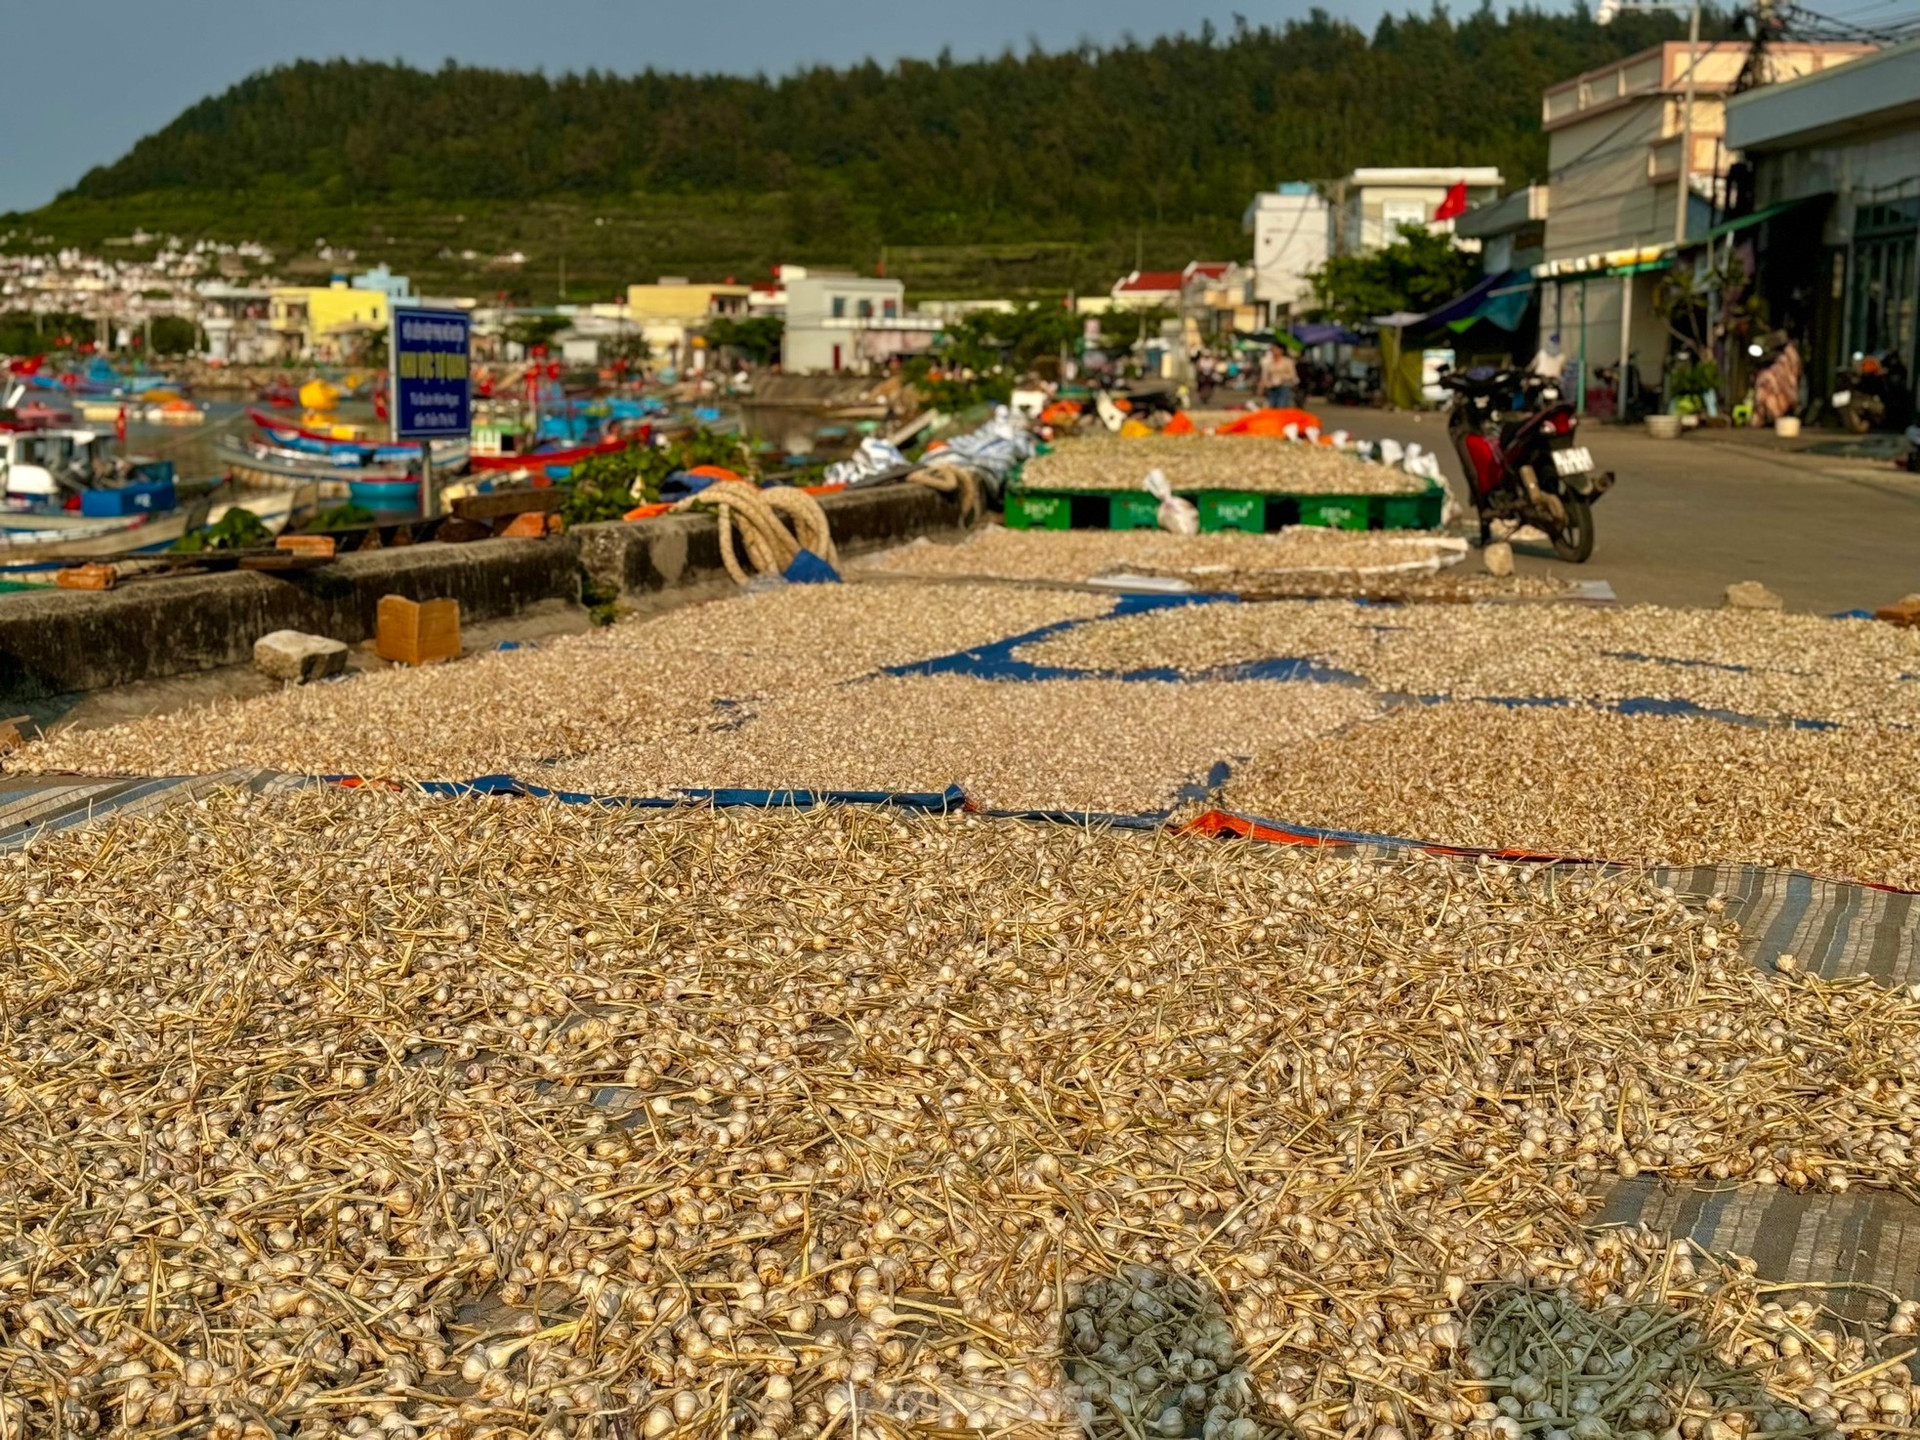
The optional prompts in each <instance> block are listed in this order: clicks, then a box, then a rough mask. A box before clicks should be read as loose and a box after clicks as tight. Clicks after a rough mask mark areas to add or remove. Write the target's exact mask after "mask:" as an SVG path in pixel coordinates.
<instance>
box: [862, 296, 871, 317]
mask: <svg viewBox="0 0 1920 1440" xmlns="http://www.w3.org/2000/svg"><path fill="white" fill-rule="evenodd" d="M860 318H861V319H862V320H871V319H872V318H873V302H872V301H871V300H862V301H861V302H860Z"/></svg>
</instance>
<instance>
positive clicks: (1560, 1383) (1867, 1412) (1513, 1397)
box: [1436, 1250, 1920, 1440]
mask: <svg viewBox="0 0 1920 1440" xmlns="http://www.w3.org/2000/svg"><path fill="white" fill-rule="evenodd" d="M1670 1258H1671V1260H1672V1261H1673V1263H1672V1264H1671V1265H1669V1266H1667V1267H1666V1268H1665V1269H1663V1270H1661V1271H1659V1272H1656V1274H1657V1278H1658V1279H1659V1281H1660V1282H1661V1283H1660V1284H1658V1285H1654V1284H1647V1285H1645V1287H1644V1288H1645V1290H1646V1291H1647V1292H1649V1293H1647V1294H1646V1295H1645V1296H1644V1297H1643V1296H1640V1295H1632V1294H1631V1293H1628V1294H1620V1295H1618V1298H1617V1301H1616V1303H1614V1304H1612V1305H1607V1306H1603V1307H1597V1308H1593V1307H1589V1306H1586V1305H1582V1304H1580V1303H1579V1302H1578V1301H1577V1300H1576V1299H1575V1298H1574V1296H1573V1295H1572V1294H1570V1293H1569V1292H1567V1291H1564V1290H1561V1291H1540V1290H1528V1289H1522V1288H1518V1287H1516V1288H1513V1289H1508V1290H1490V1291H1487V1292H1485V1293H1483V1294H1482V1295H1481V1296H1480V1297H1479V1298H1478V1300H1477V1302H1476V1304H1475V1305H1474V1306H1473V1307H1472V1308H1471V1309H1470V1310H1469V1313H1468V1320H1467V1324H1466V1326H1465V1328H1464V1330H1462V1329H1460V1327H1458V1326H1455V1327H1454V1329H1453V1331H1452V1333H1450V1334H1448V1335H1447V1336H1445V1337H1442V1338H1444V1339H1446V1340H1447V1341H1448V1342H1450V1343H1451V1344H1453V1345H1455V1346H1458V1347H1462V1348H1464V1350H1465V1354H1466V1364H1465V1370H1466V1373H1467V1375H1468V1376H1470V1377H1471V1379H1470V1380H1468V1381H1467V1382H1466V1383H1465V1384H1463V1386H1462V1391H1463V1395H1462V1398H1463V1400H1465V1401H1468V1402H1470V1403H1471V1404H1472V1406H1473V1410H1474V1418H1473V1419H1472V1420H1471V1421H1470V1422H1469V1423H1468V1424H1467V1426H1466V1434H1467V1437H1468V1440H1518V1437H1519V1436H1520V1435H1522V1434H1524V1433H1527V1432H1533V1433H1536V1434H1541V1435H1543V1437H1544V1440H1614V1437H1616V1436H1617V1437H1619V1440H1653V1437H1654V1436H1656V1435H1673V1434H1680V1435H1686V1436H1691V1437H1705V1440H1736V1437H1738V1436H1741V1435H1745V1434H1749V1433H1758V1434H1759V1435H1806V1434H1814V1433H1822V1434H1832V1433H1835V1432H1838V1431H1843V1430H1844V1431H1846V1432H1849V1433H1853V1434H1860V1435H1870V1434H1874V1433H1881V1432H1886V1431H1897V1430H1900V1429H1902V1428H1903V1427H1904V1426H1905V1425H1906V1424H1907V1422H1908V1419H1909V1417H1910V1415H1911V1414H1912V1412H1913V1409H1914V1401H1915V1398H1916V1390H1917V1389H1920V1387H1915V1386H1914V1385H1913V1383H1912V1376H1911V1375H1910V1374H1909V1373H1908V1372H1907V1370H1906V1369H1905V1367H1904V1365H1903V1364H1902V1363H1901V1360H1900V1359H1896V1360H1894V1361H1893V1362H1892V1363H1876V1362H1874V1361H1872V1360H1871V1359H1870V1357H1869V1354H1868V1350H1867V1344H1866V1342H1865V1341H1864V1340H1863V1339H1861V1338H1860V1337H1858V1336H1845V1337H1843V1336H1841V1335H1840V1334H1838V1333H1836V1332H1835V1331H1833V1330H1829V1329H1825V1328H1822V1326H1821V1323H1820V1315H1819V1312H1818V1311H1817V1310H1816V1309H1815V1307H1814V1306H1813V1304H1812V1303H1811V1302H1808V1301H1805V1300H1802V1301H1799V1302H1797V1303H1795V1304H1794V1305H1792V1306H1791V1307H1788V1306H1783V1305H1781V1304H1780V1303H1779V1302H1778V1301H1768V1302H1765V1303H1761V1301H1760V1299H1759V1295H1758V1293H1757V1292H1758V1291H1759V1287H1758V1286H1757V1285H1755V1284H1754V1282H1753V1281H1752V1280H1750V1279H1747V1278H1745V1277H1743V1276H1740V1275H1739V1274H1737V1273H1733V1274H1730V1275H1729V1274H1723V1275H1721V1276H1718V1277H1714V1278H1713V1279H1711V1280H1709V1281H1708V1283H1707V1284H1706V1285H1705V1286H1702V1285H1700V1284H1699V1282H1698V1279H1697V1277H1696V1275H1695V1267H1694V1264H1693V1257H1692V1256H1691V1255H1690V1254H1688V1253H1687V1252H1686V1251H1684V1250H1682V1251H1678V1252H1675V1253H1674V1254H1673V1255H1672V1256H1671V1257H1670ZM1642 1278H1643V1279H1651V1278H1654V1277H1646V1276H1643V1277H1642ZM1676 1280H1677V1281H1678V1286H1677V1289H1676V1287H1675V1285H1674V1284H1673V1282H1674V1281H1676ZM1700 1298H1706V1299H1708V1300H1709V1301H1710V1303H1708V1304H1706V1305H1697V1304H1693V1303H1689V1302H1693V1301H1696V1300H1698V1299H1700ZM1676 1302H1678V1303H1676ZM1736 1306H1738V1307H1740V1309H1743V1310H1744V1311H1745V1312H1746V1318H1745V1323H1744V1325H1743V1324H1741V1323H1740V1320H1741V1318H1742V1317H1738V1314H1737V1312H1736V1310H1735V1307H1736ZM1914 1308H1915V1307H1913V1306H1912V1305H1911V1304H1910V1303H1909V1302H1902V1304H1901V1306H1900V1307H1899V1308H1898V1309H1897V1310H1896V1312H1895V1314H1894V1317H1893V1319H1892V1321H1890V1322H1889V1327H1888V1328H1889V1330H1890V1331H1910V1330H1911V1328H1912V1316H1913V1314H1914ZM1902 1321H1904V1322H1905V1323H1904V1324H1902V1323H1901V1322H1902ZM1436 1328H1438V1327H1436ZM1730 1340H1731V1341H1732V1342H1733V1343H1731V1344H1730V1343H1729V1341H1730ZM1475 1382H1478V1383H1475ZM1836 1402H1837V1403H1836Z"/></svg>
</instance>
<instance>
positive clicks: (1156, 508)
mask: <svg viewBox="0 0 1920 1440" xmlns="http://www.w3.org/2000/svg"><path fill="white" fill-rule="evenodd" d="M1107 528H1108V529H1109V530H1158V529H1159V528H1160V502H1159V501H1158V500H1156V499H1154V498H1153V496H1151V495H1148V494H1146V493H1145V492H1144V491H1143V492H1141V493H1139V494H1134V493H1132V492H1131V491H1121V492H1120V493H1119V494H1117V495H1115V496H1114V497H1113V501H1112V505H1111V508H1110V509H1109V511H1108V515H1107Z"/></svg>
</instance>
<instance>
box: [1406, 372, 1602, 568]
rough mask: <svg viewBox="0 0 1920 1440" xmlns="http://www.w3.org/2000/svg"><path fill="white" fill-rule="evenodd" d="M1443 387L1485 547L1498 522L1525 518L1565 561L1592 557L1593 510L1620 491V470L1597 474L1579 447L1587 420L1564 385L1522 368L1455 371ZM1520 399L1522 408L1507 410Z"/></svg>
mask: <svg viewBox="0 0 1920 1440" xmlns="http://www.w3.org/2000/svg"><path fill="white" fill-rule="evenodd" d="M1440 383H1441V385H1442V386H1444V387H1445V388H1446V389H1448V390H1450V391H1452V392H1453V405H1452V407H1451V408H1450V409H1449V410H1448V412H1447V435H1448V438H1450V439H1451V440H1452V441H1453V448H1454V450H1455V452H1456V453H1457V454H1458V455H1459V457H1460V464H1461V467H1462V468H1463V469H1464V470H1465V471H1466V475H1467V483H1468V486H1469V488H1470V489H1471V490H1472V492H1473V505H1474V509H1475V510H1477V511H1478V512H1479V515H1480V543H1481V544H1482V545H1484V544H1486V543H1487V541H1488V540H1490V539H1491V538H1492V535H1493V522H1494V521H1495V520H1517V521H1519V522H1520V523H1521V524H1523V525H1533V526H1537V527H1538V528H1540V529H1541V530H1544V531H1545V532H1546V533H1547V537H1548V538H1549V539H1550V540H1551V541H1552V542H1553V553H1554V554H1555V555H1558V556H1559V557H1560V558H1561V559H1562V560H1568V561H1572V562H1573V563H1575V564H1579V563H1581V562H1583V561H1585V560H1586V559H1587V558H1588V557H1589V556H1591V555H1592V554H1593V504H1594V501H1596V500H1598V499H1599V498H1600V497H1601V496H1602V495H1604V494H1606V493H1607V491H1609V490H1611V489H1612V488H1613V472H1612V471H1610V470H1609V471H1602V470H1596V469H1595V468H1594V464H1593V455H1592V452H1591V451H1589V450H1588V449H1587V447H1586V446H1584V445H1580V444H1576V443H1575V431H1576V430H1577V429H1578V427H1579V424H1580V418H1579V416H1577V415H1576V414H1574V409H1573V406H1572V405H1570V404H1568V403H1567V402H1566V401H1565V400H1564V399H1561V398H1560V393H1559V388H1558V386H1555V385H1553V384H1551V382H1548V381H1543V380H1542V379H1541V378H1540V377H1538V376H1536V375H1531V374H1527V373H1525V372H1522V371H1517V370H1497V371H1494V372H1492V373H1491V374H1484V375H1466V374H1461V373H1459V372H1448V373H1446V374H1443V375H1442V376H1441V377H1440ZM1549 396H1550V397H1551V398H1549ZM1516 399H1517V400H1519V401H1520V402H1521V408H1520V409H1519V410H1517V411H1516V410H1512V409H1507V408H1504V407H1506V406H1507V405H1510V404H1511V403H1512V402H1513V401H1514V400H1516Z"/></svg>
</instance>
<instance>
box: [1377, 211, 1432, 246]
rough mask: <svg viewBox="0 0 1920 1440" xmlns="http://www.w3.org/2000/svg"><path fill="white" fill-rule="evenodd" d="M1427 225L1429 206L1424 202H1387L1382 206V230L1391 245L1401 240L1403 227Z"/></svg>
mask: <svg viewBox="0 0 1920 1440" xmlns="http://www.w3.org/2000/svg"><path fill="white" fill-rule="evenodd" d="M1426 223H1427V205H1426V202H1425V201H1424V200H1387V201H1383V202H1382V203H1381V206H1380V228H1381V229H1382V230H1384V231H1385V232H1386V234H1385V236H1384V238H1385V240H1386V242H1387V243H1388V244H1389V245H1391V244H1392V243H1393V242H1394V241H1395V240H1398V239H1399V238H1400V227H1401V226H1402V225H1424V224H1426Z"/></svg>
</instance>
